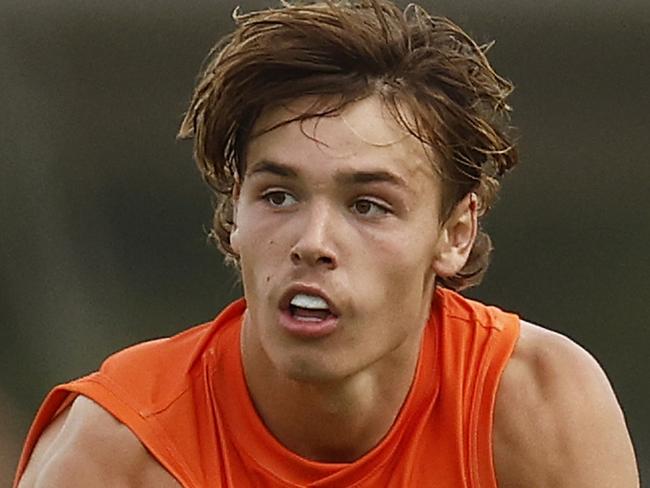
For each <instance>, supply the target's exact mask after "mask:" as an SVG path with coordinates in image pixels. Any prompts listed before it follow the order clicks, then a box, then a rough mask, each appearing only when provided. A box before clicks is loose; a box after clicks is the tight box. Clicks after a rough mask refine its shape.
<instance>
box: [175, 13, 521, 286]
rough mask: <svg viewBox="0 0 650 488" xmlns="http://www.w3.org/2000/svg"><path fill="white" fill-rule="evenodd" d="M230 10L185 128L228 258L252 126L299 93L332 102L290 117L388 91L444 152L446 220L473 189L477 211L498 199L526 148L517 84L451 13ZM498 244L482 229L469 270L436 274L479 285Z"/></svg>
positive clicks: (412, 125) (405, 122) (416, 130)
mask: <svg viewBox="0 0 650 488" xmlns="http://www.w3.org/2000/svg"><path fill="white" fill-rule="evenodd" d="M233 17H234V19H235V22H236V29H235V31H234V32H233V33H231V34H230V35H228V36H226V37H225V38H223V39H222V40H221V41H220V42H218V43H217V44H216V45H215V46H214V48H213V49H212V50H211V52H210V54H209V55H208V58H207V59H206V62H205V65H204V68H203V70H202V74H201V75H200V77H199V81H198V84H197V86H196V89H195V91H194V94H193V97H192V101H191V103H190V106H189V109H188V111H187V114H186V115H185V118H184V120H183V122H182V125H181V128H180V131H179V134H178V136H179V137H180V138H189V137H194V157H195V159H196V162H197V164H198V166H199V169H200V170H201V173H202V175H203V178H204V179H205V181H206V182H207V184H208V185H209V186H210V188H211V189H212V190H213V192H214V194H215V196H216V210H215V215H214V221H213V231H212V233H211V235H212V237H213V239H214V240H215V241H216V243H217V245H218V246H219V247H220V248H221V250H222V251H223V252H224V253H225V255H226V257H227V258H230V260H231V261H233V262H235V263H236V262H237V256H236V255H235V253H234V252H233V250H232V248H231V247H230V233H231V231H232V228H233V190H234V189H235V187H236V185H237V184H238V183H240V181H239V178H240V175H243V174H244V173H245V168H244V164H245V154H244V152H245V149H246V145H247V141H248V138H249V137H250V133H251V130H252V128H253V125H254V123H255V121H256V120H257V118H258V117H259V115H260V113H261V112H262V110H264V109H266V108H268V107H270V106H275V105H278V104H281V103H286V102H289V101H291V100H295V99H296V98H299V97H302V96H316V97H317V98H318V99H319V100H322V101H324V102H325V103H327V105H326V107H324V106H320V107H319V108H315V109H314V110H313V111H310V112H309V113H305V114H302V115H299V116H297V117H296V118H295V119H292V120H289V121H287V122H286V123H288V122H291V121H293V120H304V119H307V118H310V117H315V116H326V115H331V114H336V113H339V112H340V111H341V110H342V109H343V108H344V107H345V106H346V105H348V104H349V103H352V102H354V101H357V100H360V99H363V98H365V97H367V96H370V95H377V96H379V97H381V99H382V101H383V103H384V104H385V105H386V107H388V108H389V109H390V110H391V112H392V114H393V115H394V116H395V118H396V120H397V121H398V122H399V123H400V124H402V126H404V127H405V128H406V129H407V130H408V131H409V132H410V133H411V134H412V135H413V136H415V137H417V138H418V139H419V140H420V141H422V143H423V144H425V146H426V147H429V148H431V149H432V150H433V151H434V152H435V154H437V155H438V158H435V159H441V162H440V164H438V165H437V166H439V167H437V168H436V169H437V170H438V172H439V174H440V175H441V176H442V177H443V178H444V180H445V181H446V184H445V185H443V186H444V187H445V189H444V191H443V217H444V218H446V217H447V216H448V215H449V212H451V210H452V209H453V207H454V205H455V204H456V203H457V202H458V201H460V200H461V199H462V198H463V197H464V196H465V195H467V193H469V192H474V193H476V195H477V196H478V202H479V215H483V214H484V213H485V212H486V211H487V210H488V209H489V208H490V206H491V205H492V204H493V202H494V200H495V197H496V193H497V190H498V188H499V177H501V176H502V175H503V174H504V173H505V172H506V171H507V170H509V169H510V168H512V167H513V166H514V165H515V164H516V163H517V153H516V150H515V148H514V145H513V143H512V140H511V138H510V136H509V134H508V133H509V129H510V128H509V126H508V124H507V117H505V116H506V115H507V113H508V112H509V110H510V108H509V107H508V105H507V104H506V103H505V99H506V97H507V96H508V95H509V94H510V92H511V91H512V85H511V84H510V83H509V82H508V81H506V80H504V79H503V78H501V77H500V76H499V75H497V74H496V73H495V72H494V70H493V69H492V67H491V66H490V64H489V62H488V60H487V58H486V56H485V52H486V51H487V49H488V47H489V46H479V45H478V44H476V42H474V41H473V40H472V39H471V38H470V37H469V36H468V35H467V34H466V33H465V32H463V30H462V29H461V28H460V27H458V26H457V25H455V24H454V23H452V22H451V21H450V20H448V19H445V18H440V17H433V16H430V15H429V14H428V13H427V12H426V11H425V10H424V9H422V8H421V7H419V6H416V5H410V6H409V7H407V8H406V9H405V10H404V11H402V10H400V9H399V8H398V7H397V6H395V5H394V4H393V3H391V2H390V1H388V0H356V1H355V0H349V1H344V0H340V1H333V0H325V1H320V2H301V3H294V2H288V1H282V7H280V8H277V9H269V10H263V11H259V12H253V13H249V14H245V15H240V14H239V13H238V11H237V10H236V11H235V12H234V14H233ZM404 109H406V110H407V113H408V115H409V116H408V117H407V116H405V115H404V113H403V112H402V110H404ZM433 159H434V158H432V160H433ZM491 250H492V245H491V242H490V238H489V236H488V235H487V234H486V233H484V232H482V231H479V234H478V236H477V239H476V243H475V244H474V248H473V249H472V252H471V253H470V257H469V259H468V262H467V264H466V265H465V267H464V268H463V269H462V270H461V271H460V272H459V273H458V274H457V275H455V276H453V277H439V282H440V283H441V284H443V285H445V286H447V287H450V288H452V289H462V288H466V287H468V286H472V285H475V284H477V283H479V282H480V281H481V278H482V276H483V274H484V273H485V271H486V269H487V266H488V261H489V254H490V252H491Z"/></svg>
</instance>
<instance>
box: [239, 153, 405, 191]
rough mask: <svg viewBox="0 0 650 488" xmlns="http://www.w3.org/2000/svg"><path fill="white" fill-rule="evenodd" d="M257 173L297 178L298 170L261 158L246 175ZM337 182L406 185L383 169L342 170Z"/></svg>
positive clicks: (398, 177) (338, 174) (336, 176)
mask: <svg viewBox="0 0 650 488" xmlns="http://www.w3.org/2000/svg"><path fill="white" fill-rule="evenodd" d="M259 173H270V174H273V175H277V176H283V177H289V178H297V177H298V172H297V171H296V170H295V169H293V168H292V167H291V166H289V165H286V164H283V163H278V162H275V161H268V160H262V161H259V162H257V163H255V164H253V165H251V166H250V171H248V172H247V173H246V176H252V175H255V174H259ZM334 179H335V180H336V182H337V183H339V184H342V185H353V184H363V183H389V184H391V185H393V186H396V187H407V186H408V185H407V183H406V181H405V180H404V178H402V177H401V176H399V175H396V174H395V173H391V172H390V171H385V170H376V171H354V170H353V171H342V172H339V173H337V174H336V175H335V176H334Z"/></svg>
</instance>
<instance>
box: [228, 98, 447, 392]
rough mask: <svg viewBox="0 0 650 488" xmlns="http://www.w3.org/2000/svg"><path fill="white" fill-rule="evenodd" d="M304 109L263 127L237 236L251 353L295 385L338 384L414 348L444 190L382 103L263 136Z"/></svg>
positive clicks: (241, 199)
mask: <svg viewBox="0 0 650 488" xmlns="http://www.w3.org/2000/svg"><path fill="white" fill-rule="evenodd" d="M307 107H308V101H306V100H298V101H296V102H294V103H292V104H290V105H289V106H288V107H286V108H280V109H276V110H271V111H267V112H266V113H264V114H262V116H261V117H260V119H259V120H258V121H257V123H256V126H255V128H254V130H253V134H261V135H257V136H255V135H254V137H253V139H252V140H251V142H250V144H249V146H248V148H247V159H246V173H245V176H244V179H243V183H242V185H241V188H240V189H239V194H238V197H237V202H236V217H235V223H236V230H235V231H234V233H233V235H232V236H231V242H232V245H233V248H234V249H235V251H236V252H238V254H239V256H240V264H241V272H242V281H243V285H244V293H245V297H246V300H247V304H248V311H247V315H246V318H245V325H244V336H243V337H244V347H245V348H246V349H247V352H250V353H252V354H253V355H255V357H256V359H255V360H260V361H265V362H266V364H268V365H270V366H272V367H273V368H275V369H276V370H278V371H280V372H281V373H282V374H284V375H286V376H288V377H290V378H293V379H295V380H299V381H332V380H336V379H340V378H344V377H346V376H349V375H351V374H354V373H357V372H360V371H362V370H364V369H365V368H368V367H371V366H372V365H374V364H378V362H381V361H384V362H385V363H386V364H390V363H391V361H393V360H394V359H396V358H397V357H398V356H399V355H400V354H403V351H405V350H409V351H411V352H412V351H413V350H417V346H418V344H419V340H420V334H421V331H422V328H423V325H424V323H425V321H426V319H427V317H428V312H429V305H430V302H431V297H432V291H433V284H434V280H435V272H436V265H435V261H436V257H437V256H438V255H439V251H440V246H441V245H442V244H441V242H442V241H443V240H444V239H441V236H442V234H443V233H442V232H441V226H440V222H439V210H440V204H441V202H440V194H441V191H440V181H439V179H438V178H437V176H436V174H435V171H434V169H433V167H432V164H431V162H430V160H429V158H428V156H427V154H426V153H425V151H424V149H423V147H422V145H421V144H420V143H419V142H418V141H417V140H416V139H415V138H413V137H412V136H410V135H408V134H407V133H406V132H405V131H404V129H402V128H401V127H400V126H399V125H398V124H397V123H395V121H394V120H393V119H392V117H391V116H390V115H389V114H388V112H387V110H386V109H385V108H384V107H383V105H382V104H381V102H380V101H379V100H378V99H377V98H376V97H370V98H367V99H365V100H362V101H360V102H357V103H355V104H353V105H351V106H349V107H348V108H347V109H346V110H345V111H344V112H343V113H342V114H341V115H338V116H336V117H321V118H314V119H309V120H307V121H303V122H302V123H301V122H293V123H290V124H287V125H283V126H281V127H279V128H276V129H274V130H271V131H269V132H264V129H267V128H269V127H272V126H274V125H276V124H277V123H279V122H281V121H284V120H287V119H288V118H291V117H294V116H295V115H296V114H297V113H301V110H304V109H305V108H307ZM257 355H259V356H257Z"/></svg>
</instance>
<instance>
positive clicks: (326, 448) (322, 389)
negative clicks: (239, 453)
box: [242, 331, 421, 462]
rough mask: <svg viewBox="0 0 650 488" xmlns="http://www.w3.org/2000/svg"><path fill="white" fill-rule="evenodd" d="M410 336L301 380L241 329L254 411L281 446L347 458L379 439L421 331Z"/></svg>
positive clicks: (411, 368)
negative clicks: (354, 368) (349, 368)
mask: <svg viewBox="0 0 650 488" xmlns="http://www.w3.org/2000/svg"><path fill="white" fill-rule="evenodd" d="M414 339H415V340H412V341H407V342H405V343H403V344H402V345H400V347H398V348H397V349H396V350H394V351H393V352H392V353H391V355H390V356H389V357H384V358H382V359H381V360H380V361H377V362H376V363H374V364H373V365H371V366H369V367H367V368H365V369H363V370H362V371H359V372H357V373H355V374H352V375H349V376H346V377H345V378H342V379H340V380H335V381H328V382H304V381H296V380H294V379H291V378H288V377H287V376H286V375H283V374H282V372H280V371H278V370H277V369H276V368H274V367H273V365H272V364H271V363H270V361H268V358H267V357H266V355H265V354H264V352H263V351H261V350H257V348H255V347H254V346H251V345H250V344H249V343H248V342H249V341H247V340H246V333H245V331H244V333H243V337H242V358H243V366H244V373H245V376H246V382H247V385H248V389H249V392H250V394H251V397H252V399H253V403H254V405H255V407H256V409H257V412H258V414H259V415H260V417H261V418H262V420H263V422H264V423H265V425H266V427H267V428H268V429H269V430H270V431H271V432H272V433H273V435H274V436H275V437H276V438H277V439H278V440H279V441H280V442H281V443H282V444H283V445H284V446H285V447H287V448H288V449H289V450H291V451H293V452H295V453H296V454H298V455H300V456H302V457H305V458H307V459H312V460H315V461H321V462H351V461H354V460H355V459H358V458H359V457H361V456H363V455H364V454H366V453H367V452H368V451H370V450H371V449H372V448H373V447H375V446H376V445H377V444H379V442H380V441H381V440H382V438H383V437H384V436H385V435H386V434H387V433H388V431H389V430H390V428H391V426H392V425H393V423H394V422H395V419H396V418H397V415H398V414H399V412H400V409H401V407H402V405H403V404H404V402H405V400H406V397H407V395H408V392H409V389H410V386H411V384H412V382H413V378H414V375H415V370H416V367H417V361H418V357H419V350H420V343H421V334H420V335H419V336H418V337H416V338H414ZM253 358H255V360H252V359H253ZM260 358H263V359H262V360H260Z"/></svg>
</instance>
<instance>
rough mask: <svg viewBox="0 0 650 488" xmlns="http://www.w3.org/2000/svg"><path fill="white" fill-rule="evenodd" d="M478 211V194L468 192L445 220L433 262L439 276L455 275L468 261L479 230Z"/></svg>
mask: <svg viewBox="0 0 650 488" xmlns="http://www.w3.org/2000/svg"><path fill="white" fill-rule="evenodd" d="M477 211H478V199H477V196H476V194H475V193H473V192H472V193H468V194H467V195H466V196H465V197H464V198H463V199H462V200H461V201H460V202H458V204H456V206H455V207H454V209H453V211H452V212H451V215H450V216H449V218H448V219H447V220H446V221H445V223H444V225H443V227H442V231H441V236H440V239H439V241H438V249H437V252H436V256H435V259H434V262H433V269H434V272H435V274H436V275H437V276H443V277H451V276H454V275H455V274H456V273H458V272H459V271H460V270H461V269H463V267H464V266H465V263H467V259H468V258H469V254H470V252H471V250H472V247H473V246H474V240H475V239H476V233H477V231H478V213H477Z"/></svg>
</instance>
